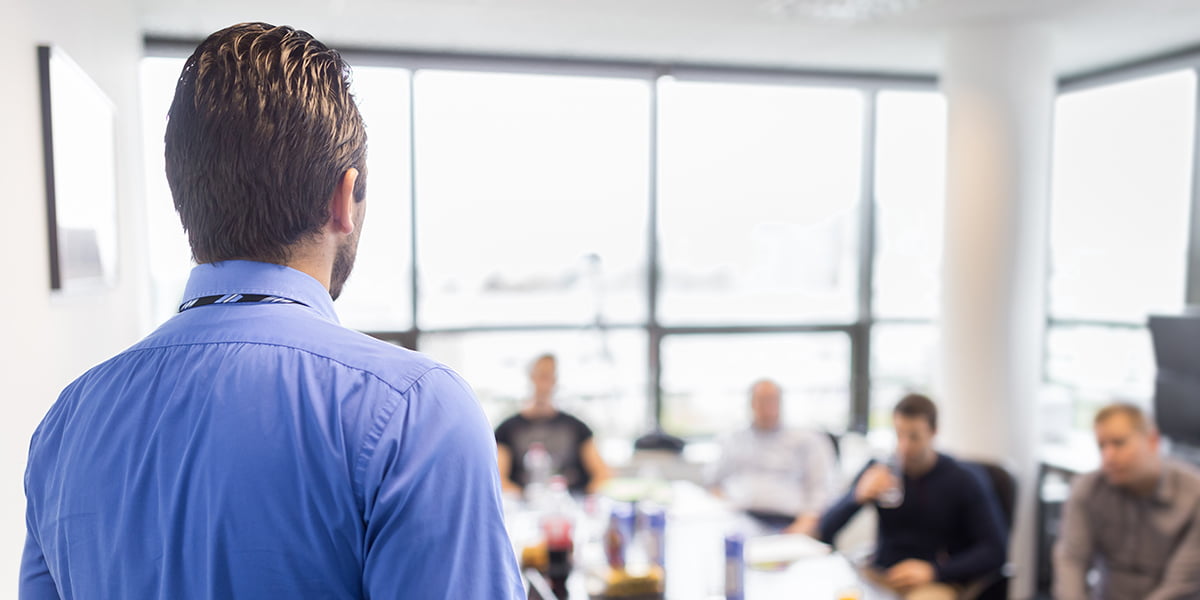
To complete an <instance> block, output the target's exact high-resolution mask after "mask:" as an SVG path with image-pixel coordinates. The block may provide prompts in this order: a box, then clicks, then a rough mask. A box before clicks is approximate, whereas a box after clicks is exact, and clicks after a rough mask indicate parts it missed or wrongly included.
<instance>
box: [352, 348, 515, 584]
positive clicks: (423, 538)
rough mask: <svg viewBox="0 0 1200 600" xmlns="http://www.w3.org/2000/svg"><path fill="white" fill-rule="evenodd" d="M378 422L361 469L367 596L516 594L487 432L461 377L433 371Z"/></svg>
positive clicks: (492, 447)
mask: <svg viewBox="0 0 1200 600" xmlns="http://www.w3.org/2000/svg"><path fill="white" fill-rule="evenodd" d="M381 421H382V429H381V430H380V432H379V437H378V443H377V444H376V446H375V448H374V451H373V452H371V454H370V455H369V457H367V459H366V466H365V469H364V474H363V476H362V482H363V483H362V486H363V498H364V520H365V524H366V536H365V551H364V566H363V588H364V594H365V597H367V598H394V597H397V595H401V596H403V597H406V598H463V599H468V600H493V599H506V598H512V599H515V598H524V597H525V593H524V589H523V587H522V585H521V577H520V574H519V572H518V570H517V562H516V554H515V552H514V550H513V546H512V542H511V541H510V540H509V537H508V533H507V531H506V530H505V527H504V511H503V507H502V503H501V497H500V480H499V474H498V472H497V469H496V454H495V452H496V450H495V445H494V443H493V437H492V432H491V431H490V428H489V426H488V424H487V420H486V418H485V417H484V415H483V411H482V410H480V408H479V405H478V403H477V402H476V401H475V397H474V394H473V393H472V392H471V391H470V389H469V387H468V386H467V385H466V383H465V382H463V381H462V380H461V379H460V378H459V377H458V376H457V375H455V374H453V373H452V372H450V371H448V370H445V369H434V370H431V371H429V372H428V373H426V374H425V375H424V376H422V377H421V378H420V379H419V380H418V381H417V382H416V383H415V384H413V386H412V387H411V388H410V389H409V390H407V391H406V392H405V393H404V395H403V397H402V398H401V399H400V400H399V402H398V403H397V406H396V407H395V408H394V410H393V411H392V412H391V413H390V414H386V415H382V416H381ZM368 439H370V438H368Z"/></svg>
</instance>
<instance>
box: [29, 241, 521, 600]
mask: <svg viewBox="0 0 1200 600" xmlns="http://www.w3.org/2000/svg"><path fill="white" fill-rule="evenodd" d="M232 293H251V294H267V295H273V296H280V297H284V298H289V299H292V300H295V301H297V302H300V303H302V304H278V303H254V304H249V303H246V304H212V305H208V306H198V307H195V308H192V309H189V310H186V311H184V312H182V313H180V314H178V315H176V316H175V317H173V318H172V319H170V320H169V321H167V322H166V323H164V324H163V325H162V326H161V327H160V328H159V329H158V330H157V331H155V332H154V333H152V334H150V335H149V336H148V337H147V338H146V339H144V340H142V341H141V342H139V343H138V344H137V345H135V346H133V347H132V348H130V349H128V350H126V351H125V352H122V353H121V354H119V355H117V356H116V357H114V358H112V359H111V360H108V361H107V362H104V363H102V364H100V365H99V366H97V367H95V368H93V369H91V370H90V371H88V372H87V373H86V374H85V375H83V376H82V377H80V378H79V379H77V380H76V381H75V382H73V383H72V384H71V385H70V386H68V387H67V388H66V389H65V390H64V391H63V393H62V395H61V396H60V397H59V399H58V402H57V403H55V404H54V406H53V407H52V408H51V409H50V411H49V412H48V413H47V415H46V417H45V419H44V420H43V421H42V424H41V425H40V426H39V427H38V429H37V431H36V432H35V433H34V435H33V441H32V444H31V446H30V450H29V463H28V467H27V470H26V475H25V493H26V497H27V500H28V503H27V511H26V525H27V528H28V535H27V540H26V545H25V552H24V557H23V560H22V563H21V576H20V597H21V598H22V599H28V600H33V599H42V598H64V599H72V598H84V599H90V598H103V599H114V600H116V599H136V600H141V599H150V598H159V599H164V600H166V599H170V600H180V599H189V598H206V599H237V598H288V599H318V598H320V599H327V598H328V599H342V598H346V599H351V598H353V599H359V598H377V599H380V598H414V599H417V598H456V599H459V598H463V599H479V600H485V599H486V600H494V599H505V598H524V597H525V595H524V591H523V589H522V587H521V578H520V575H519V573H518V570H517V564H516V557H515V555H514V552H513V547H512V545H511V542H510V541H509V538H508V534H507V533H506V531H505V528H504V522H503V511H502V506H501V500H500V487H499V479H498V474H497V470H496V449H495V443H494V441H493V439H492V432H491V429H490V427H489V426H488V423H487V420H486V419H485V418H484V415H483V413H482V411H481V410H480V408H479V406H478V403H477V402H476V400H475V397H474V395H473V394H472V392H471V390H470V388H469V387H468V386H467V384H466V383H465V382H464V381H463V380H462V379H460V378H459V377H458V376H457V375H456V374H455V373H453V372H452V371H450V370H449V369H448V368H446V367H445V366H442V365H439V364H437V363H436V362H434V361H432V360H430V359H429V358H427V357H425V356H423V355H421V354H418V353H415V352H410V351H407V350H404V349H401V348H398V347H395V346H392V345H390V344H386V343H383V342H380V341H378V340H374V339H372V338H370V337H368V336H365V335H362V334H360V333H357V332H354V331H351V330H349V329H346V328H344V327H342V326H341V325H339V324H338V321H337V316H336V315H335V314H334V311H333V303H332V301H331V300H330V298H329V293H328V291H327V290H326V289H325V288H324V287H323V286H322V285H321V284H320V283H319V282H317V281H316V280H315V279H313V278H311V277H309V276H308V275H305V274H303V273H301V272H299V271H295V270H293V269H289V268H287V267H282V266H278V265H270V264H264V263H256V262H247V261H228V262H223V263H216V264H207V265H201V266H198V267H196V268H195V269H194V270H193V271H192V274H191V278H190V279H189V281H188V285H187V292H186V297H187V298H188V299H191V298H196V297H201V296H208V295H215V294H232Z"/></svg>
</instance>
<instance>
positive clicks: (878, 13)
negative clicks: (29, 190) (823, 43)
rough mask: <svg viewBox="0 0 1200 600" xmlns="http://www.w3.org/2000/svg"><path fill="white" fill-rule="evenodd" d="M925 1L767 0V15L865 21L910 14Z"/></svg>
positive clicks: (837, 20)
mask: <svg viewBox="0 0 1200 600" xmlns="http://www.w3.org/2000/svg"><path fill="white" fill-rule="evenodd" d="M925 2H926V0H766V2H764V4H763V6H764V7H765V8H766V9H767V11H768V12H771V13H774V14H777V15H784V16H789V17H805V18H809V19H813V20H819V21H836V22H862V21H872V20H875V19H881V18H884V17H890V16H894V15H898V14H900V13H904V12H908V11H910V10H912V9H914V8H916V7H917V6H919V5H921V4H925Z"/></svg>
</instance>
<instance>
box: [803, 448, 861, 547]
mask: <svg viewBox="0 0 1200 600" xmlns="http://www.w3.org/2000/svg"><path fill="white" fill-rule="evenodd" d="M873 464H875V461H873V460H872V461H869V462H867V465H866V466H864V467H863V468H862V470H861V471H859V472H858V475H855V476H854V481H851V482H850V489H849V490H847V491H846V493H845V494H843V495H842V497H841V498H839V499H838V500H837V501H836V502H834V503H833V505H832V506H830V507H829V508H828V509H826V510H825V512H824V513H823V514H822V515H821V520H820V521H819V522H818V523H817V532H818V533H819V534H820V538H821V541H822V542H825V543H827V544H832V543H833V538H834V537H836V536H837V534H838V532H839V531H841V530H842V528H843V527H845V526H846V523H849V522H850V519H852V518H854V515H856V514H858V509H860V508H862V505H861V504H859V503H858V502H856V501H855V500H854V488H855V487H857V486H858V480H859V479H861V478H862V476H863V473H866V472H867V469H869V468H871V465H873Z"/></svg>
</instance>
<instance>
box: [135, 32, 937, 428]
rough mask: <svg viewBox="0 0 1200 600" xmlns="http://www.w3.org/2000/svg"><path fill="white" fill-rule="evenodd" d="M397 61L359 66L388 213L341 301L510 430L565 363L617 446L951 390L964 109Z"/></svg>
mask: <svg viewBox="0 0 1200 600" xmlns="http://www.w3.org/2000/svg"><path fill="white" fill-rule="evenodd" d="M350 60H351V62H353V61H354V57H353V55H351V57H350ZM386 62H387V61H386V60H384V61H380V60H379V58H378V56H376V57H373V58H372V62H371V65H372V66H360V67H357V68H355V70H354V80H353V91H354V93H355V96H356V98H357V100H358V102H359V107H360V109H361V111H362V113H363V116H364V119H365V120H366V124H367V133H368V140H369V141H368V148H369V153H368V200H367V202H368V211H367V214H368V218H367V219H366V222H365V225H364V228H363V232H362V238H361V241H360V246H359V253H358V260H357V264H356V267H355V271H354V274H353V275H352V276H351V278H350V280H349V281H348V283H347V285H346V288H345V292H344V294H343V296H342V298H341V299H339V301H338V303H337V309H338V312H339V315H340V317H341V319H342V321H343V323H345V324H346V325H348V326H350V327H354V328H357V329H360V330H363V331H366V332H369V333H371V334H372V335H376V336H379V337H381V338H383V339H387V340H390V341H392V342H394V343H401V344H404V345H408V346H415V347H417V348H418V349H420V350H421V351H423V352H426V353H428V354H429V355H431V356H433V357H434V358H435V359H437V360H440V361H442V362H445V363H446V364H449V365H450V366H452V367H454V368H455V369H457V370H458V371H459V372H461V373H462V374H463V375H464V377H465V378H466V379H467V381H468V382H469V383H470V384H471V385H472V387H473V388H474V390H475V392H476V394H477V396H478V397H479V399H480V401H481V403H482V405H483V408H484V411H485V413H486V414H487V416H488V418H489V419H490V420H491V421H492V422H493V423H494V424H495V423H498V422H499V421H500V420H501V419H503V418H504V417H506V416H508V415H509V414H512V413H513V412H514V411H516V410H518V409H519V408H520V406H521V404H522V403H523V402H524V400H525V399H526V397H527V395H528V393H529V389H528V380H527V368H528V366H529V362H530V361H531V360H532V359H533V358H534V357H535V356H537V355H539V354H542V353H545V352H550V353H554V354H555V355H557V356H558V358H559V367H560V373H559V383H560V386H559V390H558V394H559V402H560V404H561V405H562V406H563V408H565V409H566V410H569V411H571V412H573V413H576V414H578V415H580V416H581V417H583V418H584V419H585V420H586V421H587V422H588V423H589V424H591V426H592V427H593V429H594V430H595V431H596V433H597V435H598V437H599V439H600V442H601V444H602V448H604V447H609V448H611V447H613V444H614V443H615V444H618V445H623V446H628V442H629V440H630V439H632V438H634V437H636V436H637V435H640V434H641V433H643V432H645V431H648V430H649V429H651V428H652V427H655V426H660V427H662V428H663V429H665V430H666V431H668V432H670V433H674V434H677V435H681V436H685V437H689V438H693V439H696V438H707V437H710V436H712V435H715V434H720V433H723V432H726V431H729V430H731V429H733V428H735V427H742V426H745V424H746V423H747V422H748V418H749V407H748V404H747V390H748V389H749V386H750V384H751V383H752V382H753V381H755V380H757V379H759V378H763V377H767V378H771V379H775V380H776V381H779V382H780V383H781V384H782V385H783V387H784V389H785V412H784V418H785V420H786V421H787V422H788V423H790V424H793V425H799V426H813V427H819V428H823V429H828V430H831V431H841V430H844V429H846V428H849V427H854V426H859V425H862V424H865V423H866V422H867V411H868V407H869V402H868V400H869V398H870V395H871V394H872V393H874V394H878V395H882V396H883V401H884V402H885V403H886V404H888V405H889V406H890V403H891V402H892V401H894V399H895V398H894V397H893V396H895V395H896V394H897V393H898V391H899V390H906V389H913V388H922V389H923V388H924V387H927V386H928V385H929V383H930V380H931V377H932V376H931V374H930V371H931V366H930V363H929V359H928V357H929V356H930V353H931V352H932V350H931V348H932V343H933V341H935V340H936V327H935V325H934V321H933V318H934V314H935V313H936V308H935V307H936V301H937V296H938V278H937V270H938V264H939V262H940V247H941V210H942V207H941V203H942V200H941V198H942V192H941V186H942V180H943V176H942V173H941V170H940V169H941V165H942V163H943V162H944V150H943V148H942V138H943V137H944V136H943V135H942V134H941V133H940V132H941V131H942V128H943V127H944V124H943V121H944V108H943V107H942V100H941V97H940V95H939V94H936V93H933V92H930V91H922V92H917V91H904V92H899V91H897V92H891V91H879V89H877V86H878V85H879V84H880V82H879V81H872V82H853V81H849V82H848V83H847V84H846V85H844V86H841V87H830V86H828V84H826V85H825V86H823V87H816V86H812V85H805V84H803V81H802V80H798V79H796V78H792V79H791V80H787V81H785V80H776V79H778V78H775V79H772V78H770V77H759V78H758V79H756V80H755V81H754V82H745V81H741V82H732V81H730V80H729V79H727V78H726V77H724V76H722V75H720V74H716V75H714V76H713V77H712V78H710V79H704V78H701V77H696V76H694V75H692V76H690V78H689V79H686V80H682V79H678V80H677V79H675V78H674V77H671V76H661V75H656V74H654V69H652V68H649V67H648V66H647V67H646V68H642V69H637V68H633V67H630V68H629V69H625V70H622V71H621V72H614V70H613V69H609V68H607V67H606V68H602V69H591V68H590V67H588V66H587V65H583V66H578V65H570V66H564V65H561V64H554V65H552V66H553V67H554V68H553V69H549V70H547V71H546V72H540V73H539V72H537V69H536V68H535V69H530V68H529V66H528V65H524V66H522V67H521V69H520V72H517V70H515V69H506V68H505V66H504V65H503V64H499V63H497V64H489V65H488V68H487V69H483V70H479V69H472V68H471V65H470V64H466V63H464V64H463V65H461V67H462V68H458V66H456V65H455V64H454V61H453V60H449V61H444V62H439V67H438V68H437V69H427V68H423V67H420V65H419V64H415V63H413V64H409V63H408V62H407V61H406V59H405V58H404V57H403V56H398V57H397V58H396V60H395V65H394V66H387V65H386ZM548 64H549V63H548ZM181 66H182V61H181V60H179V59H164V58H148V59H146V61H145V62H144V64H143V77H144V86H145V101H144V104H145V106H146V111H147V117H146V135H147V140H148V142H147V149H148V150H147V152H148V158H147V165H148V167H147V171H148V179H149V180H150V184H149V193H148V195H147V197H148V201H149V202H150V204H151V208H150V210H149V214H150V218H149V228H150V230H151V246H152V247H153V248H154V249H155V251H154V252H153V253H152V258H153V260H152V261H151V279H152V280H153V282H154V284H155V289H156V294H157V296H156V313H155V314H156V318H157V319H158V320H162V319H165V318H167V317H168V316H169V315H170V314H171V313H172V312H173V311H174V307H175V306H176V305H177V304H178V302H179V299H180V295H181V292H182V287H183V283H184V281H185V280H186V277H187V272H188V269H189V267H190V262H189V260H188V253H187V246H186V240H185V239H184V238H183V235H182V232H181V230H180V227H179V223H178V219H177V217H176V216H175V214H174V211H173V210H172V205H171V201H170V195H169V191H168V190H167V188H166V183H165V178H164V177H163V176H162V143H161V140H162V134H163V125H164V124H165V114H166V110H167V107H168V105H169V102H170V98H171V92H172V91H173V89H174V85H173V82H174V80H175V78H176V77H177V76H178V72H179V69H180V67H181ZM572 69H578V70H579V73H576V74H568V72H569V71H571V70H572ZM549 71H553V74H551V73H550V72H549ZM626 71H628V72H626ZM797 81H800V83H797ZM863 83H870V85H869V86H867V85H863ZM908 86H909V87H910V88H911V83H910V84H908ZM928 87H930V88H932V81H930V82H928ZM870 132H874V133H875V134H876V135H874V136H869V135H866V134H868V133H870ZM869 165H873V166H874V170H873V171H872V172H870V173H867V172H866V171H865V169H867V168H868V166H869ZM872 224H873V225H872ZM871 233H873V236H872V237H871V238H870V239H868V238H867V237H866V236H867V235H870V234H871ZM164 249H169V251H164ZM872 274H873V275H872ZM867 277H869V278H870V279H866V278H867ZM875 323H878V325H876V324H875ZM868 347H870V348H871V350H870V352H867V351H866V349H867V348H868Z"/></svg>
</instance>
